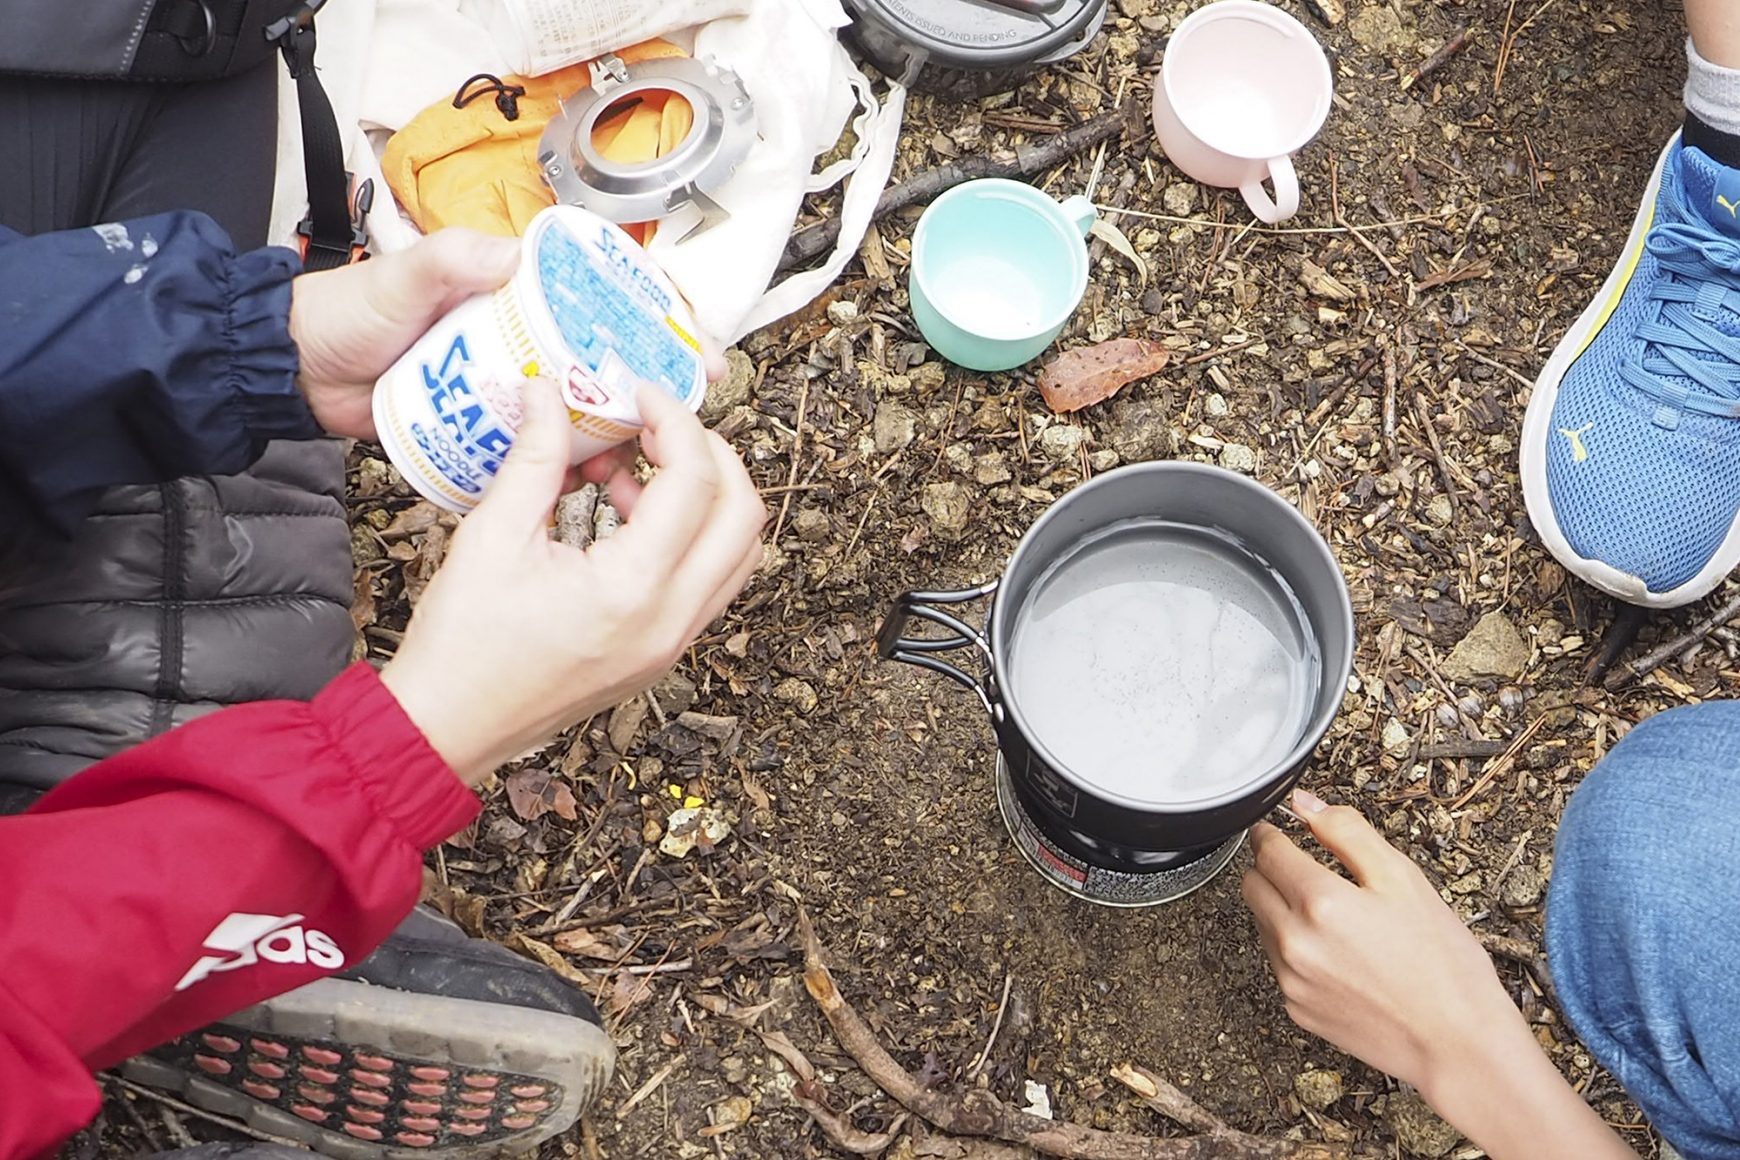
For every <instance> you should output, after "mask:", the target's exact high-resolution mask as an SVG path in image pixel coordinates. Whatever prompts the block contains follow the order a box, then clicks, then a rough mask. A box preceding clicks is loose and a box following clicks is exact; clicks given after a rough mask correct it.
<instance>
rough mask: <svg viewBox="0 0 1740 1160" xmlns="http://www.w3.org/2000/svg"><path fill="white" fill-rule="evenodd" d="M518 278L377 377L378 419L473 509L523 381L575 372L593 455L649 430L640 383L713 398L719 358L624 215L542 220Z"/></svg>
mask: <svg viewBox="0 0 1740 1160" xmlns="http://www.w3.org/2000/svg"><path fill="white" fill-rule="evenodd" d="M521 247H522V248H521V251H520V266H519V270H518V272H517V273H515V275H514V278H513V281H511V282H509V283H508V284H507V285H505V286H503V287H502V288H501V289H499V290H496V291H494V292H493V293H489V294H479V295H476V296H475V297H472V298H470V299H467V300H466V301H465V302H464V303H462V304H460V305H459V306H458V307H456V308H455V309H454V310H453V311H451V312H450V313H448V314H447V315H446V316H445V317H444V318H442V319H441V320H440V321H439V322H437V323H436V324H435V325H434V326H432V327H431V328H430V329H429V332H428V333H427V334H425V335H424V336H423V337H422V338H421V339H419V340H418V341H417V344H416V345H415V346H413V347H412V348H411V349H410V350H408V351H406V352H405V354H404V356H403V357H401V358H400V359H399V361H398V362H396V363H394V364H393V365H392V367H391V368H390V369H389V370H388V371H387V373H386V374H385V375H383V376H382V377H381V379H380V381H379V382H378V383H377V384H376V385H375V394H374V418H375V430H376V432H377V433H378V434H379V436H380V440H381V445H382V446H383V447H385V448H386V451H387V457H388V458H389V459H391V460H392V461H393V466H395V467H397V468H398V469H399V472H400V474H402V475H403V476H404V477H405V479H406V481H407V482H409V483H410V484H411V486H412V487H414V488H416V489H417V491H418V492H420V493H421V494H422V495H424V496H425V497H427V498H428V499H430V500H432V501H433V502H435V503H437V504H439V505H440V506H442V507H444V508H447V509H448V510H449V511H455V512H459V513H461V514H463V513H465V512H468V511H470V510H471V509H472V508H474V507H476V506H477V503H478V501H479V500H480V499H482V498H483V493H484V490H485V489H486V488H487V487H488V486H489V482H490V480H491V479H493V478H494V477H495V474H496V472H497V471H499V470H501V465H502V461H503V460H504V459H505V458H506V456H507V453H508V448H509V447H511V446H513V441H514V432H515V431H516V430H517V429H518V428H519V424H520V418H521V398H520V391H521V387H522V384H523V383H524V381H525V380H526V379H527V378H530V377H533V376H537V375H542V376H544V377H545V378H550V379H554V380H555V381H556V382H557V383H559V384H560V385H561V388H562V396H563V398H564V400H565V401H566V402H567V404H568V417H569V419H570V420H571V421H572V423H573V425H574V450H573V455H572V460H573V462H575V463H579V462H581V461H582V460H585V459H589V458H591V457H592V456H594V455H597V454H598V453H599V452H601V451H607V450H609V449H610V448H612V447H615V446H617V445H618V444H621V443H626V442H627V441H628V440H630V439H633V438H634V437H635V436H636V435H637V434H639V432H640V429H641V422H640V413H639V411H638V409H637V408H636V407H635V404H634V393H635V391H636V390H637V389H638V388H639V387H640V386H642V385H643V384H651V385H654V386H657V387H660V388H662V389H664V390H666V391H668V392H670V393H671V394H672V395H674V396H676V398H677V399H679V400H680V401H682V402H683V403H685V404H687V405H688V407H689V409H690V410H699V409H700V406H701V400H702V398H703V397H704V396H705V394H706V387H707V371H706V365H705V361H704V359H703V358H702V355H701V344H700V340H699V339H698V338H697V334H698V331H697V329H696V327H695V323H694V320H693V318H692V317H691V316H690V314H689V311H688V308H687V307H686V306H685V305H684V304H683V301H682V299H681V298H680V297H679V296H678V294H677V291H676V287H675V286H673V285H672V284H671V282H670V280H669V279H668V278H666V277H665V276H664V274H663V272H662V271H660V270H659V268H658V267H657V266H656V265H654V264H653V260H652V259H651V258H650V257H649V256H648V255H647V253H646V251H644V250H642V249H641V248H640V246H639V245H637V244H636V243H635V241H634V239H633V238H631V237H629V236H628V235H627V234H626V233H624V232H623V231H622V230H621V229H619V228H618V227H617V226H615V225H613V224H612V223H610V222H607V221H605V220H604V219H603V218H601V217H598V216H597V215H595V214H592V213H589V212H588V211H586V210H583V209H580V208H578V207H577V206H569V205H558V206H552V207H551V208H549V209H546V210H544V211H543V212H541V213H539V214H538V215H537V217H535V218H533V219H532V224H531V225H530V227H528V228H527V230H526V235H525V238H524V240H523V241H522V243H521Z"/></svg>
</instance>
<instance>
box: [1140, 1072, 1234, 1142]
mask: <svg viewBox="0 0 1740 1160" xmlns="http://www.w3.org/2000/svg"><path fill="white" fill-rule="evenodd" d="M1112 1078H1113V1079H1115V1080H1117V1081H1118V1082H1119V1083H1121V1084H1123V1085H1124V1086H1125V1087H1127V1088H1129V1089H1130V1090H1131V1091H1133V1092H1135V1093H1136V1096H1137V1098H1138V1099H1140V1100H1141V1101H1142V1102H1143V1103H1144V1104H1147V1105H1148V1106H1149V1107H1150V1108H1152V1109H1154V1110H1155V1111H1156V1112H1159V1113H1160V1114H1161V1115H1162V1116H1165V1117H1166V1118H1167V1119H1168V1120H1171V1121H1172V1122H1173V1123H1175V1124H1178V1125H1180V1126H1182V1127H1186V1128H1189V1129H1191V1130H1192V1131H1196V1132H1206V1133H1208V1134H1209V1135H1211V1136H1212V1135H1215V1134H1217V1133H1222V1132H1230V1131H1232V1129H1230V1128H1228V1127H1227V1126H1226V1125H1225V1124H1224V1123H1222V1122H1221V1119H1220V1117H1219V1116H1217V1115H1215V1114H1214V1113H1213V1112H1211V1111H1209V1110H1208V1109H1207V1108H1205V1107H1203V1106H1202V1105H1201V1104H1199V1103H1197V1102H1196V1101H1195V1100H1193V1099H1191V1098H1190V1097H1189V1096H1187V1095H1185V1094H1184V1093H1183V1092H1181V1091H1179V1090H1178V1088H1177V1087H1176V1086H1174V1085H1173V1084H1171V1083H1168V1082H1167V1081H1166V1080H1163V1079H1161V1078H1160V1077H1159V1076H1157V1075H1155V1074H1154V1073H1153V1072H1151V1071H1149V1070H1148V1069H1147V1068H1145V1067H1139V1066H1137V1065H1136V1064H1133V1063H1125V1064H1119V1065H1118V1066H1117V1067H1114V1068H1113V1069H1112ZM1234 1134H1235V1135H1240V1134H1242V1133H1234Z"/></svg>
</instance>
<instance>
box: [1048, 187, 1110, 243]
mask: <svg viewBox="0 0 1740 1160" xmlns="http://www.w3.org/2000/svg"><path fill="white" fill-rule="evenodd" d="M1058 208H1059V209H1061V210H1062V211H1063V216H1064V217H1066V218H1068V219H1069V220H1070V222H1071V224H1073V225H1074V226H1075V228H1076V229H1078V230H1080V231H1081V236H1082V237H1084V238H1085V237H1087V236H1088V232H1089V231H1090V230H1092V229H1093V228H1094V222H1095V221H1096V220H1098V218H1099V216H1100V211H1099V209H1098V208H1097V207H1095V205H1094V203H1093V202H1091V201H1089V200H1088V199H1087V198H1085V197H1083V196H1081V195H1080V194H1077V195H1075V196H1074V197H1072V198H1069V199H1068V200H1067V201H1063V202H1060V203H1058Z"/></svg>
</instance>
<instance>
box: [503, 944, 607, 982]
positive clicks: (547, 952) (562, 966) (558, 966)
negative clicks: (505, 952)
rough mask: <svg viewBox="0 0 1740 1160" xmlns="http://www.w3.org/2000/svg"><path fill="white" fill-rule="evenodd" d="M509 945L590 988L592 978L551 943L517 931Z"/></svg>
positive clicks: (565, 977) (570, 979) (566, 977)
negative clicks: (584, 973) (528, 936)
mask: <svg viewBox="0 0 1740 1160" xmlns="http://www.w3.org/2000/svg"><path fill="white" fill-rule="evenodd" d="M507 945H508V948H509V949H510V950H515V951H518V952H519V953H520V954H522V955H526V956H528V957H530V958H534V959H536V960H538V961H539V962H540V963H543V964H544V965H545V966H546V967H549V968H550V969H551V970H552V971H555V972H556V973H557V974H558V975H561V976H562V977H563V978H564V979H567V980H568V981H569V982H570V983H577V984H579V985H580V986H581V987H584V988H588V989H590V987H591V980H589V979H588V978H587V977H586V976H585V975H583V974H581V973H580V971H579V970H578V969H577V968H576V967H575V966H574V964H573V963H571V962H569V961H568V960H567V959H565V958H563V957H562V953H561V952H560V951H558V950H557V949H556V948H555V947H553V946H551V945H550V944H548V943H541V942H539V941H538V940H537V939H535V938H527V937H526V936H525V935H523V934H520V933H518V932H515V933H514V934H513V936H512V937H510V938H509V939H508V941H507Z"/></svg>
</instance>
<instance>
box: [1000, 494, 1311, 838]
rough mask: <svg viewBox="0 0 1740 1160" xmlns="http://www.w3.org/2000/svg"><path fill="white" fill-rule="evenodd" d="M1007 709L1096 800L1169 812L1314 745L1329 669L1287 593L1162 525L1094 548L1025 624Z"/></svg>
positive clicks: (1264, 568) (1039, 586) (1246, 563)
mask: <svg viewBox="0 0 1740 1160" xmlns="http://www.w3.org/2000/svg"><path fill="white" fill-rule="evenodd" d="M1012 627H1013V629H1014V631H1013V632H1011V633H1010V638H1009V640H1010V660H1009V665H1008V677H1009V682H1010V684H1011V686H1012V687H1011V688H1009V689H1007V690H1005V693H1006V695H1007V696H1009V697H1010V699H1011V700H1013V701H1014V703H1015V704H1016V705H1017V706H1018V707H1019V708H1020V711H1021V713H1022V715H1023V717H1024V719H1025V721H1026V723H1027V727H1028V729H1029V731H1030V732H1031V734H1032V736H1033V737H1034V738H1036V739H1037V740H1039V741H1041V742H1042V743H1043V744H1044V745H1045V747H1046V748H1047V749H1049V750H1050V751H1051V753H1052V754H1053V756H1055V758H1056V759H1057V761H1058V762H1059V763H1060V764H1061V765H1063V766H1064V767H1065V768H1067V769H1068V770H1069V772H1070V773H1072V774H1073V775H1074V776H1076V777H1077V778H1079V779H1080V780H1081V781H1083V782H1085V783H1086V784H1087V785H1088V786H1089V787H1090V788H1096V789H1098V790H1101V791H1104V792H1106V793H1110V794H1115V795H1118V796H1122V797H1125V798H1129V799H1135V800H1136V801H1139V802H1143V803H1148V804H1153V805H1164V804H1168V803H1184V802H1191V801H1197V800H1200V799H1203V798H1207V797H1211V796H1214V795H1216V794H1219V793H1222V792H1225V791H1230V790H1233V789H1236V788H1238V787H1240V786H1243V785H1245V784H1248V783H1249V782H1250V781H1252V779H1254V778H1256V777H1257V776H1259V775H1261V774H1262V773H1264V772H1265V771H1267V770H1269V769H1271V768H1272V767H1273V766H1275V765H1276V764H1277V763H1278V762H1280V761H1281V760H1282V759H1283V758H1284V757H1285V756H1286V755H1287V754H1288V753H1289V752H1290V751H1291V750H1292V748H1293V747H1294V745H1295V744H1296V743H1297V742H1298V740H1299V738H1300V737H1301V736H1303V734H1304V732H1305V728H1306V725H1307V723H1308V722H1309V719H1310V717H1311V714H1312V710H1313V708H1314V705H1313V701H1314V698H1315V695H1316V692H1317V689H1318V687H1319V671H1320V662H1319V658H1318V653H1317V645H1316V642H1315V640H1313V639H1312V637H1311V634H1310V630H1309V628H1308V627H1307V622H1306V620H1305V617H1304V614H1303V612H1302V610H1301V609H1300V608H1299V604H1298V601H1297V599H1296V598H1295V597H1294V595H1293V593H1292V591H1291V590H1290V589H1289V588H1288V587H1287V584H1286V582H1285V581H1284V580H1283V579H1282V578H1281V576H1280V575H1279V574H1277V573H1276V572H1275V571H1274V570H1273V569H1271V568H1270V567H1269V566H1268V565H1266V564H1265V563H1264V562H1263V561H1261V560H1260V559H1258V558H1257V557H1256V556H1254V555H1252V554H1251V553H1250V552H1249V551H1248V550H1246V549H1245V548H1244V547H1243V546H1242V545H1241V544H1239V543H1237V542H1235V541H1233V540H1232V539H1231V538H1230V537H1227V536H1223V535H1220V534H1217V533H1214V532H1210V531H1205V530H1203V529H1201V528H1195V527H1185V526H1181V525H1177V524H1171V523H1165V522H1161V521H1153V520H1131V521H1126V522H1123V523H1120V524H1117V525H1114V526H1113V527H1111V528H1108V529H1106V530H1104V531H1102V532H1099V533H1096V534H1094V535H1092V536H1090V537H1087V538H1085V539H1084V540H1083V541H1082V542H1081V543H1080V544H1078V545H1077V546H1075V547H1074V548H1073V549H1072V550H1071V551H1070V552H1069V553H1068V554H1067V555H1065V556H1064V557H1063V558H1062V559H1060V560H1059V561H1057V562H1056V563H1054V564H1052V565H1051V566H1050V567H1049V568H1048V569H1047V570H1046V572H1045V573H1044V574H1043V575H1042V576H1041V577H1040V579H1039V581H1038V582H1037V583H1036V584H1035V585H1034V587H1033V589H1032V590H1031V592H1030V593H1029V594H1028V596H1027V598H1026V600H1025V601H1024V602H1023V604H1022V605H1021V607H1020V609H1019V611H1018V612H1017V613H1016V616H1015V623H1014V625H1013V626H1012Z"/></svg>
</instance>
